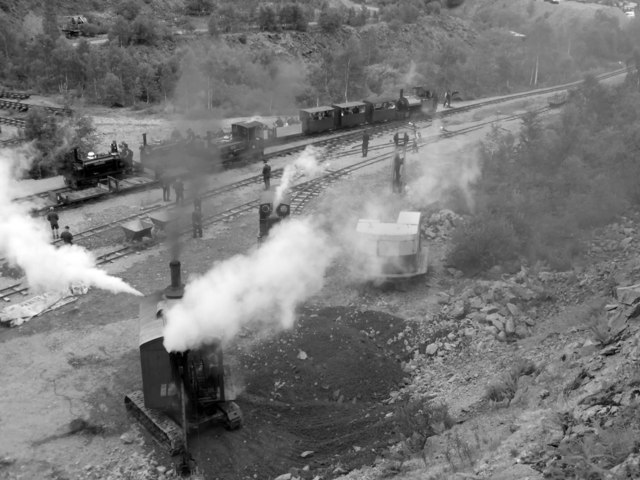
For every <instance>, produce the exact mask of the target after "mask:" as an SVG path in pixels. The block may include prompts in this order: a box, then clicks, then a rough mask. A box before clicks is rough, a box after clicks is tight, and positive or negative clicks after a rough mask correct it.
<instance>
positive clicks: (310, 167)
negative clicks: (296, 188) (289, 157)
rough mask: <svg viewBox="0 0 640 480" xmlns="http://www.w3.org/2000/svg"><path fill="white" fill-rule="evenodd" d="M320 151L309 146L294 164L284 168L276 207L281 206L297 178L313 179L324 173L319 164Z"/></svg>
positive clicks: (276, 195) (276, 196)
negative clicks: (285, 194)
mask: <svg viewBox="0 0 640 480" xmlns="http://www.w3.org/2000/svg"><path fill="white" fill-rule="evenodd" d="M319 156H320V150H319V149H318V148H315V147H313V146H311V145H309V146H307V147H306V148H305V149H304V150H303V151H302V153H301V154H300V156H299V157H298V158H296V159H295V161H294V162H293V163H290V164H289V165H287V166H285V167H284V171H283V172H282V180H281V181H280V185H278V187H277V188H276V194H275V199H274V202H273V203H274V205H279V204H280V200H282V195H284V193H285V192H286V191H287V190H289V188H290V187H291V183H292V182H293V180H294V179H295V178H296V177H301V176H307V177H310V178H313V177H315V176H317V175H319V174H320V173H322V167H321V166H320V164H319V163H318V157H319Z"/></svg>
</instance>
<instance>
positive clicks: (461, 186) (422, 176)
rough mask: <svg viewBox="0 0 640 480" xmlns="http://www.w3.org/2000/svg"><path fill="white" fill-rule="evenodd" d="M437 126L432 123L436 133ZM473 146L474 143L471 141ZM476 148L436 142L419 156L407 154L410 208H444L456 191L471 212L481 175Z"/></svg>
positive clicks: (456, 142) (406, 171)
mask: <svg viewBox="0 0 640 480" xmlns="http://www.w3.org/2000/svg"><path fill="white" fill-rule="evenodd" d="M440 127H441V125H439V122H434V128H435V129H436V131H439V130H440ZM474 142H475V141H474ZM477 153H478V152H477V148H476V147H475V146H473V145H472V144H469V143H466V144H461V143H459V142H458V141H456V139H450V140H447V141H444V142H435V143H432V144H430V145H427V146H426V147H423V148H422V150H421V151H420V153H414V154H411V153H408V154H407V158H406V160H405V180H406V182H407V186H406V197H407V199H408V200H409V203H410V204H411V205H415V206H416V207H417V208H425V207H429V206H430V205H433V204H435V203H438V202H439V203H441V204H443V206H446V205H445V204H446V203H447V201H448V200H450V195H451V194H452V192H453V191H454V190H455V191H456V193H457V194H458V195H460V196H461V197H462V198H463V200H464V201H465V203H466V205H465V206H466V208H468V209H469V210H473V208H474V206H475V205H474V201H473V193H472V190H471V187H472V185H473V183H474V182H475V181H476V180H477V179H478V177H479V176H480V173H481V165H480V159H479V157H478V154H477Z"/></svg>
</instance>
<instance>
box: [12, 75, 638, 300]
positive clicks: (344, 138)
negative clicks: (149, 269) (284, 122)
mask: <svg viewBox="0 0 640 480" xmlns="http://www.w3.org/2000/svg"><path fill="white" fill-rule="evenodd" d="M625 71H626V69H621V70H618V71H616V72H610V73H608V74H603V75H601V76H600V77H598V78H599V79H601V80H602V79H606V78H611V77H614V76H617V75H620V74H622V73H624V72H625ZM580 83H581V82H573V83H571V84H566V85H563V86H558V87H550V88H547V89H542V90H538V91H536V92H535V93H531V92H525V93H522V94H516V95H511V96H509V97H506V98H505V97H501V98H496V99H492V100H488V101H486V102H480V103H477V104H470V105H467V106H464V107H457V108H451V109H449V110H445V111H443V112H441V113H440V114H441V115H442V116H450V115H454V114H455V113H459V112H464V111H468V110H472V109H476V108H481V107H484V106H488V105H493V104H497V103H503V102H506V101H512V100H517V99H521V98H527V97H531V96H534V95H541V94H546V93H554V92H558V91H565V90H567V89H568V88H570V87H571V86H576V85H579V84H580ZM549 109H550V108H549V107H543V108H541V109H538V112H541V113H543V112H545V111H548V110H549ZM522 116H523V114H517V115H511V116H507V117H502V118H501V119H500V121H506V120H511V119H516V118H520V117H522ZM426 122H427V123H428V122H429V120H426ZM492 123H495V120H489V121H484V122H479V123H477V124H474V125H471V126H469V127H465V128H462V129H458V130H453V131H449V130H445V131H442V132H440V133H439V134H438V135H433V136H430V137H427V138H426V139H422V141H421V142H420V145H421V146H424V145H428V144H431V143H434V142H436V141H438V140H440V139H442V138H449V137H453V136H457V135H463V134H466V133H469V132H471V131H474V130H477V129H480V128H482V127H484V126H486V125H488V124H492ZM403 124H406V122H390V123H388V124H381V125H380V126H376V127H375V128H372V127H368V128H369V129H370V130H373V131H374V133H375V134H381V133H384V132H385V131H388V130H395V129H398V128H399V127H400V126H401V125H403ZM361 132H362V130H361V129H360V130H359V131H358V132H350V133H347V134H344V135H341V136H338V137H333V138H329V139H326V140H323V141H322V144H321V145H324V146H326V147H327V148H328V149H330V150H334V149H336V148H338V147H339V146H341V145H344V144H345V143H350V142H353V141H354V140H358V139H359V138H360V135H361ZM315 145H316V146H317V144H315ZM306 146H307V145H302V146H299V147H294V148H292V149H288V150H285V151H284V152H278V153H279V155H290V154H293V153H295V152H296V151H300V150H302V149H304V148H306ZM384 147H386V145H382V146H377V147H374V148H370V151H372V150H375V149H378V148H380V149H383V148H384ZM352 153H353V152H351V153H350V154H352ZM392 156H393V152H385V153H382V154H380V155H378V156H375V157H370V158H367V159H365V160H362V161H360V162H357V163H355V164H352V165H349V166H347V167H343V168H341V169H338V170H333V171H330V172H329V173H327V174H325V175H323V176H321V177H318V178H315V179H312V180H308V181H306V182H303V183H301V184H298V185H296V186H294V187H292V188H291V212H292V214H293V215H300V214H301V213H302V212H303V210H304V208H305V206H306V205H307V204H308V203H309V202H310V201H311V200H312V199H313V198H315V197H317V196H319V195H320V194H321V193H322V191H324V190H325V189H326V188H327V187H328V186H329V185H331V184H332V183H334V182H336V181H338V180H340V179H341V178H343V177H345V176H347V175H350V174H351V173H353V172H355V171H356V170H359V169H362V168H366V167H368V166H371V165H374V164H377V163H380V162H383V161H388V160H390V159H391V158H392ZM282 172H283V169H277V170H274V171H272V176H273V177H275V178H278V177H280V176H281V175H282ZM261 180H262V177H261V175H256V176H252V177H249V178H247V179H244V180H241V181H238V182H234V183H232V184H229V185H225V186H222V187H218V188H216V189H212V190H210V191H208V192H205V193H204V194H202V195H201V197H202V198H203V199H204V198H210V197H213V196H216V195H220V194H222V193H225V192H229V191H233V190H237V189H239V188H242V187H244V186H248V185H251V184H256V183H257V184H260V183H261ZM258 205H259V200H257V199H256V200H252V201H250V202H246V203H244V204H241V205H237V206H234V207H232V208H229V209H226V210H224V211H221V212H217V213H215V214H213V215H211V216H209V217H206V218H204V219H203V226H211V225H215V224H217V223H220V222H223V221H227V220H229V219H232V218H234V217H235V216H237V215H241V214H243V213H246V212H249V211H252V210H255V209H256V208H257V207H258ZM163 208H166V207H165V206H164V205H158V206H156V207H153V208H152V209H148V210H147V211H145V212H143V213H140V214H135V215H131V216H129V217H126V218H123V219H119V220H117V221H115V222H110V223H108V224H105V225H101V226H97V227H94V228H91V229H89V230H86V231H84V232H79V233H78V234H76V235H75V236H74V238H75V239H77V240H81V239H84V238H88V237H91V236H94V235H98V234H100V233H104V232H105V231H108V230H110V229H113V228H117V227H118V226H119V225H120V224H121V223H123V222H127V221H130V220H133V219H136V218H138V219H142V218H145V217H147V216H148V214H149V213H150V212H151V211H156V210H160V209H163ZM190 232H191V229H190V228H186V227H182V228H181V229H180V233H181V234H186V233H190ZM56 243H59V240H58V241H57V242H56ZM139 250H140V249H139V247H138V246H136V245H133V244H128V245H124V246H119V247H118V248H116V249H114V250H113V251H111V252H107V253H105V254H102V255H100V256H99V257H97V263H98V265H102V264H105V263H110V262H113V261H115V260H117V259H119V258H122V257H125V256H127V255H130V254H132V253H135V252H138V251H139ZM0 261H2V259H0ZM26 292H28V288H27V287H21V284H15V285H12V286H10V287H7V288H5V289H0V299H3V300H5V301H9V299H10V298H11V297H12V296H14V295H26V294H27V293H26Z"/></svg>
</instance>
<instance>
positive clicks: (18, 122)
mask: <svg viewBox="0 0 640 480" xmlns="http://www.w3.org/2000/svg"><path fill="white" fill-rule="evenodd" d="M0 123H3V124H5V125H12V126H14V127H20V128H23V127H24V126H25V125H26V124H27V122H25V121H24V120H22V119H20V118H11V117H0Z"/></svg>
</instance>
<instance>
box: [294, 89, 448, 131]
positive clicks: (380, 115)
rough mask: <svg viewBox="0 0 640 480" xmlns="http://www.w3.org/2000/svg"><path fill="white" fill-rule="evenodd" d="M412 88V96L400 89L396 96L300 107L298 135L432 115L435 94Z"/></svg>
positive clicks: (435, 109) (436, 103) (436, 101)
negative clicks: (299, 133) (299, 130)
mask: <svg viewBox="0 0 640 480" xmlns="http://www.w3.org/2000/svg"><path fill="white" fill-rule="evenodd" d="M413 90H414V92H413V95H407V96H405V95H404V90H400V97H399V98H392V97H376V98H368V99H365V100H362V101H353V102H345V103H336V104H333V105H330V106H329V105H325V106H320V107H314V108H304V109H301V110H300V120H301V122H302V134H303V135H312V134H316V133H322V132H327V131H331V130H339V129H343V128H353V127H357V126H360V125H366V124H375V123H383V122H390V121H396V120H407V119H409V118H411V117H413V116H416V115H433V114H434V113H435V112H436V111H437V105H438V99H437V95H435V94H434V93H432V92H430V91H429V90H427V89H425V88H424V87H414V89H413Z"/></svg>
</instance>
